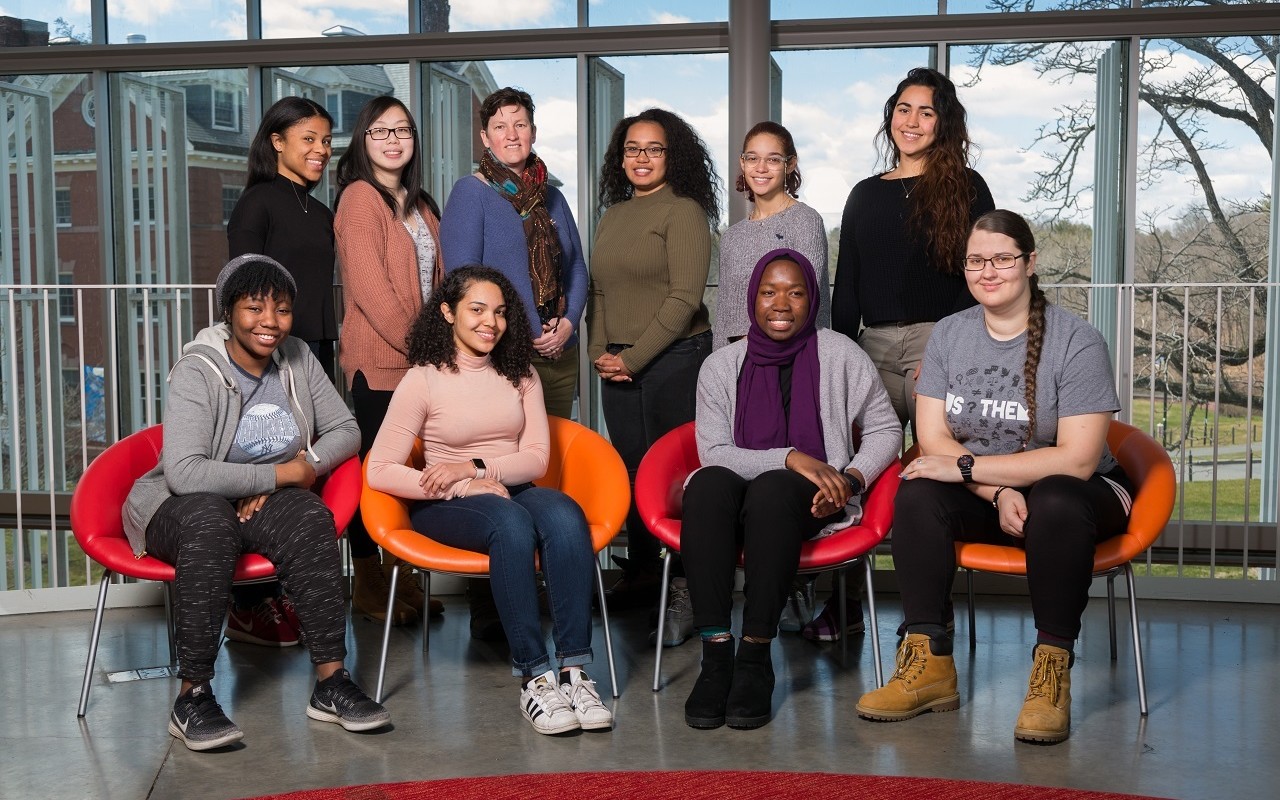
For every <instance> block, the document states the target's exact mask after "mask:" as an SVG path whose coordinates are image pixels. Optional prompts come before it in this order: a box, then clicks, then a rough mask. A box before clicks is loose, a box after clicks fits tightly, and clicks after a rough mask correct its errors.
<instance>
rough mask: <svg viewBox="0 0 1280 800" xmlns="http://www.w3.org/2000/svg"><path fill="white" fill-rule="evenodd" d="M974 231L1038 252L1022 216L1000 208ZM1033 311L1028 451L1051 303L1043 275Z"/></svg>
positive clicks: (1026, 384)
mask: <svg viewBox="0 0 1280 800" xmlns="http://www.w3.org/2000/svg"><path fill="white" fill-rule="evenodd" d="M973 230H975V231H987V232H988V233H998V234H1001V235H1003V236H1008V237H1009V238H1010V239H1012V240H1013V241H1014V243H1016V244H1017V245H1018V249H1019V250H1021V251H1022V252H1024V253H1034V252H1035V251H1036V237H1035V234H1033V233H1032V232H1031V226H1030V225H1028V224H1027V221H1026V220H1025V219H1023V218H1022V216H1021V215H1020V214H1015V213H1014V212H1012V211H1007V210H1005V209H1003V208H997V209H996V210H995V211H988V212H987V213H985V214H983V215H982V216H980V217H978V219H977V221H975V222H974V223H973ZM1029 283H1030V285H1031V308H1030V309H1029V313H1028V316H1027V359H1026V361H1025V362H1023V365H1022V389H1023V392H1024V393H1025V394H1026V400H1027V438H1026V439H1025V440H1023V442H1022V446H1023V448H1024V449H1025V448H1026V446H1027V444H1028V443H1029V442H1030V441H1031V439H1032V437H1034V436H1035V431H1036V373H1037V372H1039V370H1040V355H1041V353H1042V352H1043V351H1044V320H1045V307H1046V306H1047V305H1048V304H1049V300H1048V298H1046V297H1045V294H1044V290H1043V289H1041V288H1040V276H1038V275H1034V274H1033V275H1032V276H1031V278H1030V280H1029Z"/></svg>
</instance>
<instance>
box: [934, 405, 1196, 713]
mask: <svg viewBox="0 0 1280 800" xmlns="http://www.w3.org/2000/svg"><path fill="white" fill-rule="evenodd" d="M1107 446H1108V447H1110V448H1111V452H1112V454H1113V455H1114V456H1115V457H1116V460H1117V461H1119V462H1120V466H1122V467H1124V471H1125V473H1126V474H1127V475H1128V476H1129V479H1130V480H1131V481H1133V485H1134V486H1135V487H1137V494H1136V496H1135V497H1134V498H1133V511H1132V513H1131V514H1130V515H1129V528H1128V530H1127V531H1125V532H1124V533H1122V534H1120V535H1119V536H1114V537H1112V538H1110V539H1107V540H1106V541H1104V542H1101V543H1099V544H1098V549H1097V551H1096V552H1095V554H1094V557H1093V574H1094V577H1103V576H1105V577H1106V579H1107V610H1108V612H1109V615H1110V623H1111V626H1110V627H1111V660H1112V661H1114V660H1115V659H1116V589H1115V580H1116V576H1117V575H1119V574H1121V573H1123V574H1124V576H1125V582H1126V583H1127V584H1128V587H1129V622H1130V627H1131V628H1132V630H1133V658H1134V666H1135V668H1136V670H1137V673H1138V706H1139V709H1140V711H1141V712H1142V716H1144V717H1145V716H1147V681H1146V675H1145V671H1144V669H1143V666H1142V639H1141V637H1140V636H1139V635H1138V600H1137V593H1136V591H1135V588H1134V580H1133V566H1132V564H1131V563H1130V562H1132V561H1133V559H1135V558H1137V557H1138V556H1140V555H1142V554H1143V553H1144V552H1146V550H1147V548H1148V547H1150V546H1151V544H1152V543H1153V542H1154V541H1155V540H1156V538H1157V537H1158V536H1159V535H1160V533H1161V532H1162V531H1163V530H1164V526H1165V524H1166V523H1167V522H1168V521H1169V516H1170V514H1172V513H1173V502H1174V495H1175V493H1176V491H1177V483H1176V481H1175V478H1174V471H1173V463H1172V462H1171V461H1170V460H1169V454H1168V453H1167V452H1165V449H1164V448H1163V447H1161V446H1160V444H1159V443H1158V442H1157V441H1156V440H1154V439H1152V438H1151V437H1150V436H1148V435H1146V434H1145V433H1143V432H1142V431H1140V430H1138V429H1137V428H1135V427H1133V426H1132V425H1127V424H1125V423H1123V422H1118V421H1115V420H1113V421H1112V422H1111V427H1110V428H1109V429H1108V431H1107ZM956 565H957V566H958V567H960V568H961V569H964V570H965V571H966V577H967V579H968V581H967V582H968V589H969V649H970V650H972V649H974V648H975V647H976V646H977V633H976V630H975V623H974V610H973V602H974V595H973V573H974V572H975V571H980V572H993V573H997V574H1001V575H1023V576H1025V575H1026V574H1027V555H1026V552H1025V551H1024V550H1023V549H1022V548H1020V547H1010V546H1005V545H996V544H979V543H975V542H956Z"/></svg>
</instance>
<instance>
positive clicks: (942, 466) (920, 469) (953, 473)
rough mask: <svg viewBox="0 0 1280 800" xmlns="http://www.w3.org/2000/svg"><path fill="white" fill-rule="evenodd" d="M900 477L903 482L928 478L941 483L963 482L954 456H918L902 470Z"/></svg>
mask: <svg viewBox="0 0 1280 800" xmlns="http://www.w3.org/2000/svg"><path fill="white" fill-rule="evenodd" d="M901 477H902V479H903V480H908V481H909V480H911V479H913V478H928V479H929V480H933V481H941V482H942V483H961V482H963V481H964V476H963V475H961V474H960V467H959V466H958V465H957V464H956V458H955V456H920V457H919V458H913V459H911V460H910V461H908V462H907V465H906V466H905V467H903V468H902V472H901Z"/></svg>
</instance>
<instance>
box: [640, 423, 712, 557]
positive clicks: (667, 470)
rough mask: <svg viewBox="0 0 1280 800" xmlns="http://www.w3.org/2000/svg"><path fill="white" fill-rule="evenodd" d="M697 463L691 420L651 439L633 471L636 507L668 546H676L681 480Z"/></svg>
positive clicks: (695, 443)
mask: <svg viewBox="0 0 1280 800" xmlns="http://www.w3.org/2000/svg"><path fill="white" fill-rule="evenodd" d="M700 466H702V462H701V461H700V460H699V459H698V442H697V436H696V433H695V429H694V423H692V422H686V423H685V424H683V425H681V426H680V427H678V428H675V429H673V430H670V431H668V432H667V433H666V434H664V435H663V436H661V437H660V438H659V439H658V441H656V442H654V443H653V446H652V447H650V448H649V451H648V452H647V453H645V454H644V458H643V459H641V461H640V468H639V469H638V470H636V510H637V511H639V512H640V518H641V519H642V520H644V524H645V526H646V527H648V528H649V530H650V531H651V532H652V533H653V535H654V536H656V537H658V540H659V541H661V542H662V543H663V544H665V545H667V546H668V547H674V548H676V549H677V550H678V549H679V548H680V517H681V514H682V513H683V508H684V482H685V480H686V479H687V478H688V477H689V474H690V473H692V472H693V471H694V470H695V469H697V468H698V467H700Z"/></svg>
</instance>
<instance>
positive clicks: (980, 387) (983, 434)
mask: <svg viewBox="0 0 1280 800" xmlns="http://www.w3.org/2000/svg"><path fill="white" fill-rule="evenodd" d="M1026 357H1027V335H1026V333H1023V334H1022V335H1020V336H1017V337H1015V338H1013V339H1010V340H1009V341H1007V342H1001V341H997V340H996V339H993V338H992V337H991V334H989V333H987V327H986V325H985V323H984V322H983V319H982V307H981V306H975V307H973V308H970V309H966V310H965V311H961V312H960V313H958V314H952V315H951V316H949V317H947V318H945V319H943V320H942V321H941V322H939V323H938V324H937V325H936V326H935V327H934V329H933V335H931V336H930V337H929V344H928V346H927V347H926V348H925V355H924V363H923V365H922V367H921V370H920V380H919V381H918V382H917V383H916V391H917V392H918V393H920V394H922V395H925V396H926V397H936V398H938V399H939V400H942V401H944V402H945V403H946V413H947V423H948V425H949V426H950V428H951V433H952V435H953V436H955V438H956V441H958V442H960V444H962V445H964V446H965V448H967V449H968V450H969V452H971V453H973V454H974V455H980V456H982V455H1001V454H1005V453H1014V452H1017V451H1018V450H1019V449H1021V447H1022V442H1023V440H1024V439H1025V438H1026V434H1027V425H1028V420H1027V406H1026V400H1027V396H1026V390H1025V387H1024V386H1023V374H1022V369H1023V364H1024V362H1025V361H1026ZM1119 410H1120V399H1119V397H1117V395H1116V390H1115V380H1114V379H1113V378H1112V373H1111V358H1110V356H1109V355H1108V352H1107V343H1106V340H1105V339H1103V338H1102V334H1101V333H1099V332H1098V330H1097V329H1096V328H1094V327H1093V326H1092V325H1090V324H1089V323H1087V322H1085V321H1084V320H1082V319H1080V318H1079V317H1077V316H1076V315H1075V314H1072V313H1071V312H1069V311H1064V310H1062V309H1061V308H1058V307H1057V306H1055V305H1052V304H1050V305H1048V306H1047V307H1046V308H1045V330H1044V349H1043V351H1042V352H1041V355H1040V366H1039V369H1038V370H1037V371H1036V431H1035V435H1034V436H1033V437H1032V438H1031V441H1030V442H1028V444H1027V449H1028V450H1034V449H1036V448H1039V447H1051V446H1053V445H1054V444H1055V443H1056V442H1057V439H1058V420H1059V419H1060V418H1062V417H1073V416H1076V415H1079V414H1094V413H1114V412H1116V411H1119ZM1115 466H1116V461H1115V459H1114V458H1113V457H1112V456H1111V452H1110V451H1109V450H1107V449H1106V448H1105V446H1104V448H1103V453H1102V457H1101V459H1100V460H1099V462H1098V469H1097V471H1098V472H1101V473H1106V472H1109V471H1110V470H1111V469H1112V468H1113V467H1115Z"/></svg>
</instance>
